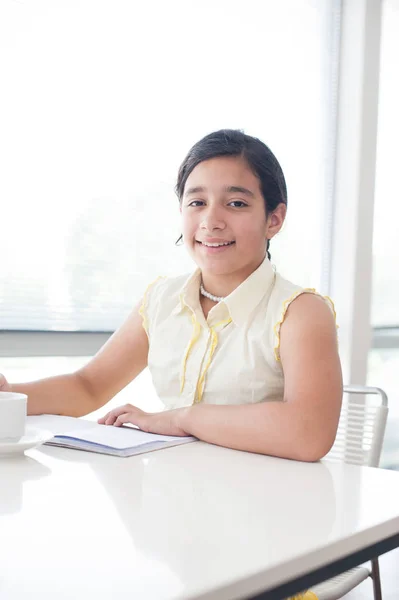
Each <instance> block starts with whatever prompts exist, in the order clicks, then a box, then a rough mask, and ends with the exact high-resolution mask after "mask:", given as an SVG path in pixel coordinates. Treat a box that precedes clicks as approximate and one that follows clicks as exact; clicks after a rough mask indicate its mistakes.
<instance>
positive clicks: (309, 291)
mask: <svg viewBox="0 0 399 600" xmlns="http://www.w3.org/2000/svg"><path fill="white" fill-rule="evenodd" d="M302 294H314V295H315V296H320V298H323V299H324V300H326V301H327V302H328V304H329V306H330V308H331V310H332V313H333V315H334V319H335V321H336V320H337V313H336V311H335V306H334V302H333V301H332V300H331V298H330V297H329V296H323V295H322V294H319V292H316V290H315V289H314V288H304V289H303V290H298V291H297V292H295V293H294V294H292V296H290V298H287V300H284V302H283V309H282V314H281V319H280V321H278V322H277V323H276V324H275V326H274V327H273V331H274V335H275V336H276V339H277V343H276V345H275V346H274V358H275V359H276V361H277V362H281V357H280V329H281V325H282V324H283V323H284V319H285V315H286V314H287V310H288V308H289V306H290V304H291V303H292V302H293V301H294V300H295V299H296V298H298V296H301V295H302ZM312 593H313V592H312Z"/></svg>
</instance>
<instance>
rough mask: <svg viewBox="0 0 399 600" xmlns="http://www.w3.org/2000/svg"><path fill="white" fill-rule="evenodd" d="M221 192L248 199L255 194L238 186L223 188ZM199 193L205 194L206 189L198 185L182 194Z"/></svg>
mask: <svg viewBox="0 0 399 600" xmlns="http://www.w3.org/2000/svg"><path fill="white" fill-rule="evenodd" d="M223 191H224V192H226V193H228V194H231V193H233V194H244V196H248V197H249V198H254V197H255V194H254V193H253V192H251V190H248V189H247V188H245V187H241V186H238V185H229V186H227V187H225V188H223ZM201 192H206V188H204V187H203V186H201V185H199V186H196V187H191V188H188V190H187V191H186V192H185V193H184V195H185V196H189V195H191V194H198V193H201Z"/></svg>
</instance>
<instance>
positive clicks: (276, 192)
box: [175, 129, 287, 260]
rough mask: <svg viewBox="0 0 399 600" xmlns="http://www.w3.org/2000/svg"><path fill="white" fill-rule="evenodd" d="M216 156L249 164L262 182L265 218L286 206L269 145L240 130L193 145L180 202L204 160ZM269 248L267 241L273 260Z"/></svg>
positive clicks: (183, 167) (215, 134) (280, 175)
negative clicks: (191, 174) (194, 171)
mask: <svg viewBox="0 0 399 600" xmlns="http://www.w3.org/2000/svg"><path fill="white" fill-rule="evenodd" d="M217 156H240V157H242V158H244V159H245V160H246V162H247V163H248V165H249V167H250V168H251V169H252V171H253V173H254V174H255V175H256V176H257V177H258V179H259V180H260V188H261V192H262V196H263V199H264V201H265V211H266V215H268V214H269V213H270V212H273V211H274V210H275V209H276V208H277V206H278V205H279V204H281V203H283V204H285V205H287V186H286V183H285V178H284V173H283V170H282V168H281V166H280V163H279V162H278V160H277V158H276V157H275V156H274V154H273V152H272V151H271V150H270V148H268V147H267V146H266V144H264V143H263V142H261V141H260V140H259V139H258V138H255V137H252V136H250V135H246V134H245V133H244V132H243V131H241V130H239V129H220V130H219V131H215V132H213V133H210V134H208V135H206V136H205V137H204V138H202V139H201V140H200V141H199V142H197V143H196V144H194V146H193V147H192V148H191V150H189V152H188V154H187V156H186V158H185V159H184V160H183V162H182V164H181V166H180V168H179V173H178V176H177V183H176V188H175V191H176V194H177V196H178V198H179V201H181V200H182V197H183V193H184V186H185V185H186V181H187V179H188V176H189V175H190V173H191V172H192V171H193V169H194V168H195V167H196V166H197V165H198V164H199V163H201V162H203V161H204V160H209V159H211V158H216V157H217ZM180 239H181V237H180V238H179V240H180ZM179 240H178V241H179ZM269 245H270V240H267V255H268V258H269V260H270V252H269Z"/></svg>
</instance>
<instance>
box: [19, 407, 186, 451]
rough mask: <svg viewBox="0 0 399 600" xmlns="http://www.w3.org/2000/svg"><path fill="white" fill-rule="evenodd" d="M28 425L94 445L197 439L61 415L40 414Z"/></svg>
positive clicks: (28, 421)
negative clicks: (100, 423)
mask: <svg viewBox="0 0 399 600" xmlns="http://www.w3.org/2000/svg"><path fill="white" fill-rule="evenodd" d="M27 424H28V425H31V426H33V427H39V428H43V429H48V430H49V431H51V432H53V433H54V435H55V436H57V437H59V436H62V437H68V438H71V439H76V440H84V441H87V442H91V443H92V444H101V445H103V446H108V447H110V448H117V449H123V448H134V447H137V446H141V445H143V444H150V443H152V442H164V443H168V442H173V441H179V440H186V441H189V440H194V439H195V438H192V437H190V438H188V437H181V436H169V435H158V434H155V433H147V432H145V431H140V430H138V429H135V428H133V427H128V426H125V427H113V426H109V425H108V426H107V425H99V424H98V423H95V422H93V421H87V420H85V419H76V418H75V417H62V416H59V415H38V416H32V417H28V418H27Z"/></svg>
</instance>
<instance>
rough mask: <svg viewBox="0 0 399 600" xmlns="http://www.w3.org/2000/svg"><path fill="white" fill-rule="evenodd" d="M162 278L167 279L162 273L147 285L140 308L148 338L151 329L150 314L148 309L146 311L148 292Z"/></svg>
mask: <svg viewBox="0 0 399 600" xmlns="http://www.w3.org/2000/svg"><path fill="white" fill-rule="evenodd" d="M160 279H165V277H164V276H162V275H160V276H159V277H157V278H156V279H154V281H152V282H151V283H150V285H148V286H147V289H146V290H145V292H144V295H143V301H142V303H141V306H140V308H139V315H141V318H142V319H143V329H144V331H145V332H146V334H147V337H148V338H149V337H150V335H149V331H148V316H147V311H146V308H147V298H148V293H149V291H150V289H151V288H152V286H153V285H155V284H156V283H157V281H159V280H160Z"/></svg>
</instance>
